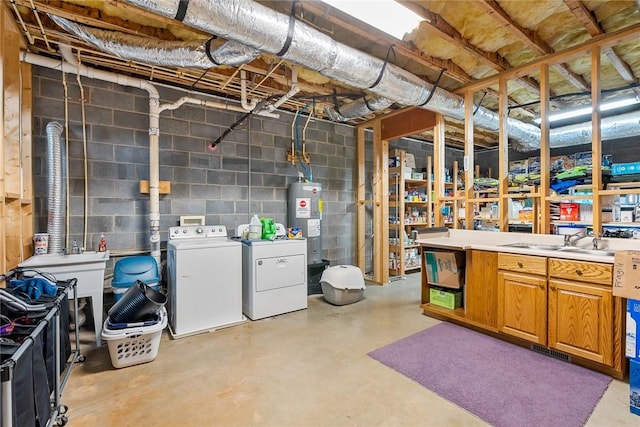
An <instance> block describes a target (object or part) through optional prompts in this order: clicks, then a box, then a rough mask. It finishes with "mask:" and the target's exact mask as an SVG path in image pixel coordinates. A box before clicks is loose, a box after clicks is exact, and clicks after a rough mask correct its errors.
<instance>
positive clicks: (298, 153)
mask: <svg viewBox="0 0 640 427" xmlns="http://www.w3.org/2000/svg"><path fill="white" fill-rule="evenodd" d="M308 107H309V104H307V105H305V106H304V107H302V110H300V111H299V112H298V113H296V120H295V137H296V154H297V157H298V163H299V164H300V167H301V168H302V170H303V171H304V175H305V178H306V179H307V181H308V182H313V180H312V176H311V172H310V171H309V169H307V167H306V166H305V164H304V162H303V160H302V158H301V157H300V151H301V150H300V135H299V133H298V120H300V115H301V114H302V113H303V112H304V110H306V109H307V108H308Z"/></svg>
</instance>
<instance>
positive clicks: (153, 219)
mask: <svg viewBox="0 0 640 427" xmlns="http://www.w3.org/2000/svg"><path fill="white" fill-rule="evenodd" d="M60 53H61V54H62V56H63V58H64V59H65V60H64V61H57V60H55V59H51V58H45V57H43V56H38V55H34V54H32V53H29V52H21V53H20V56H21V60H22V61H23V62H28V63H29V64H33V65H39V66H41V67H46V68H51V69H54V70H59V71H62V72H63V73H72V74H80V75H82V76H84V77H88V78H90V79H96V80H103V81H107V82H110V83H116V84H118V85H121V86H129V87H135V88H138V89H142V90H146V91H147V93H149V202H150V203H149V242H150V243H151V256H153V257H154V258H155V260H156V262H157V264H158V268H160V172H159V171H160V161H159V143H158V139H159V113H160V95H159V94H158V90H157V89H156V88H155V86H153V85H152V84H151V83H149V82H148V81H146V80H142V79H136V78H133V77H129V76H123V75H120V74H116V73H112V72H109V71H102V70H97V69H95V68H89V67H87V66H84V65H80V64H78V65H75V64H73V61H74V60H75V59H74V57H73V54H72V53H71V49H69V48H68V47H64V46H60Z"/></svg>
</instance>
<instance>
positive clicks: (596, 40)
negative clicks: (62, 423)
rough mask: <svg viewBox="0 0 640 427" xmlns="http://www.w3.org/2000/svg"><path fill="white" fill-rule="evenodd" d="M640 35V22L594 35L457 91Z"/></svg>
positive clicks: (529, 71)
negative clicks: (611, 31)
mask: <svg viewBox="0 0 640 427" xmlns="http://www.w3.org/2000/svg"><path fill="white" fill-rule="evenodd" d="M639 36H640V24H634V25H630V26H628V27H626V28H623V29H621V30H618V31H615V32H613V33H608V34H603V35H601V36H598V37H593V38H592V39H590V40H588V41H586V42H584V43H581V44H578V45H575V46H572V47H570V48H568V49H565V50H563V51H561V52H556V53H552V54H549V55H547V56H543V57H541V58H538V59H535V60H533V61H530V62H528V63H526V64H523V65H519V66H517V67H513V68H511V69H509V70H507V71H503V72H502V73H500V74H497V75H495V76H490V77H487V78H484V79H480V80H476V81H474V82H473V83H470V84H467V85H465V86H462V87H460V88H458V89H457V90H456V91H455V92H456V93H464V92H465V91H466V90H473V91H476V90H482V89H483V88H486V87H489V86H493V85H495V84H496V82H497V81H498V80H499V78H500V77H506V78H513V77H516V76H519V75H523V74H528V73H531V72H533V70H534V69H535V68H536V67H538V68H539V67H540V65H542V64H548V65H550V66H551V65H553V64H556V63H559V62H563V61H568V60H571V59H574V58H577V57H579V56H582V55H584V54H585V53H586V52H588V51H589V50H590V49H592V48H593V47H596V46H597V47H600V48H605V47H613V46H615V45H618V44H620V43H624V42H626V41H629V40H633V39H636V38H638V37H639Z"/></svg>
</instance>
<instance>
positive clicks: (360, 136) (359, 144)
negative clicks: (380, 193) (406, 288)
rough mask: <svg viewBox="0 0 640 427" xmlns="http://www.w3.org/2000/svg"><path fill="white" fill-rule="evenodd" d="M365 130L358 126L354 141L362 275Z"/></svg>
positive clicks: (364, 230)
mask: <svg viewBox="0 0 640 427" xmlns="http://www.w3.org/2000/svg"><path fill="white" fill-rule="evenodd" d="M364 131H365V128H364V127H363V126H359V127H358V129H357V140H356V156H357V158H358V166H357V167H358V177H357V183H356V186H357V187H356V200H357V205H356V216H357V218H356V221H357V230H358V231H357V233H356V238H357V241H356V250H357V255H356V256H357V263H358V267H360V270H362V274H364V273H365V272H366V271H367V262H366V253H367V234H366V230H367V224H366V220H367V216H366V212H367V209H366V208H367V207H366V202H365V197H366V187H365V185H366V167H365V164H366V150H365V136H364Z"/></svg>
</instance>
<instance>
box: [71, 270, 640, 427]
mask: <svg viewBox="0 0 640 427" xmlns="http://www.w3.org/2000/svg"><path fill="white" fill-rule="evenodd" d="M365 296H366V298H365V299H364V300H362V301H360V302H358V303H356V304H352V305H347V306H342V307H336V306H332V305H329V304H328V303H326V302H325V301H324V300H323V298H322V296H320V295H318V296H312V297H310V298H309V308H308V309H307V310H302V311H298V312H294V313H289V314H285V315H281V316H277V317H274V318H269V319H265V320H259V321H255V322H252V321H249V320H248V321H247V322H246V323H244V324H242V325H239V326H234V327H231V328H227V329H222V330H219V331H216V332H211V333H205V334H200V335H196V336H192V337H188V338H182V339H179V340H172V339H171V338H170V336H169V333H168V331H167V330H165V331H164V333H163V336H162V341H161V344H160V349H159V352H158V356H157V357H156V359H155V360H154V361H153V362H151V363H146V364H142V365H137V366H131V367H127V368H122V369H114V368H113V367H112V366H111V362H110V359H109V352H108V348H107V346H106V344H105V345H104V346H103V347H101V348H99V349H96V348H95V344H93V345H92V343H94V341H93V335H92V334H88V333H86V334H85V333H84V332H83V333H82V334H81V336H82V349H83V354H85V355H86V356H87V360H86V361H85V362H84V363H80V364H77V365H76V366H75V367H74V369H73V372H72V375H71V377H70V379H69V382H68V383H67V385H66V388H65V390H64V393H63V396H62V403H64V404H66V405H68V407H69V411H68V416H69V425H71V426H119V427H122V426H150V425H154V426H214V425H215V426H248V425H260V426H445V427H449V426H451V427H453V426H465V427H470V426H487V425H489V424H487V423H486V422H484V421H482V420H480V419H478V418H477V417H475V416H474V415H473V414H471V413H469V412H467V411H465V410H463V409H461V408H460V407H458V406H456V405H454V404H453V403H450V402H448V401H447V400H445V399H443V398H441V397H439V396H438V395H437V394H435V393H433V392H431V391H430V390H428V389H426V388H424V387H422V386H421V385H419V384H417V383H415V382H413V381H412V380H410V379H408V378H406V377H405V376H403V375H401V374H399V373H397V372H395V371H393V370H392V369H390V368H388V367H386V366H384V365H382V364H380V363H379V362H377V361H376V360H373V359H371V358H370V357H369V356H367V353H368V352H370V351H371V350H375V349H377V348H379V347H382V346H384V345H386V344H390V343H392V342H394V341H397V340H398V339H400V338H403V337H406V336H408V335H411V334H413V333H415V332H418V331H420V330H423V329H425V328H429V327H431V326H434V325H436V324H438V323H440V322H439V321H438V320H435V319H432V318H430V317H427V316H425V315H423V314H422V311H421V310H420V307H419V302H420V274H413V275H410V276H408V278H407V280H401V281H397V282H393V283H392V284H390V285H388V286H376V285H371V286H367V289H366V291H365ZM628 393H629V384H628V383H627V382H624V381H618V380H613V382H612V383H611V385H610V386H609V389H608V390H607V392H606V393H605V395H604V397H603V398H602V400H601V401H600V403H599V404H598V405H597V407H596V408H595V410H594V412H593V414H592V416H591V418H590V419H589V421H588V423H587V424H586V425H587V426H588V427H596V426H603V427H604V426H607V427H613V426H638V425H639V424H640V418H638V417H637V416H635V415H633V414H631V413H630V412H629V394H628ZM506 409H507V410H508V408H506Z"/></svg>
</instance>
